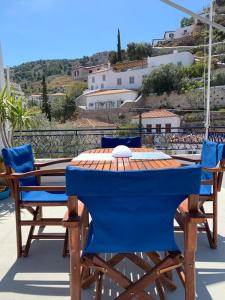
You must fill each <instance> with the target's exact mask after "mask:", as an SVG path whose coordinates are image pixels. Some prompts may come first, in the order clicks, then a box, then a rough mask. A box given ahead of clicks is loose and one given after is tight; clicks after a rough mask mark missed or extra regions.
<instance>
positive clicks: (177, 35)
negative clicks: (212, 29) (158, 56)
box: [152, 24, 195, 47]
mask: <svg viewBox="0 0 225 300" xmlns="http://www.w3.org/2000/svg"><path fill="white" fill-rule="evenodd" d="M194 29H195V24H193V25H190V26H185V27H181V28H178V29H177V30H176V31H165V33H164V38H162V39H153V40H152V46H153V47H157V46H161V45H162V44H163V43H164V42H168V41H173V40H176V39H181V38H183V37H185V36H189V35H191V34H192V32H193V31H194Z"/></svg>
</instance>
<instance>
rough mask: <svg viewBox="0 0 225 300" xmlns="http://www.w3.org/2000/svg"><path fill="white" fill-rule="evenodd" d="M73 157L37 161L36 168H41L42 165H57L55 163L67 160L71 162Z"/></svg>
mask: <svg viewBox="0 0 225 300" xmlns="http://www.w3.org/2000/svg"><path fill="white" fill-rule="evenodd" d="M71 160H72V158H60V159H54V160H51V161H48V162H35V163H34V166H35V167H36V168H41V167H47V166H50V165H55V164H61V163H66V162H71Z"/></svg>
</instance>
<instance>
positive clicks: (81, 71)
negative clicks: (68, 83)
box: [72, 64, 108, 81]
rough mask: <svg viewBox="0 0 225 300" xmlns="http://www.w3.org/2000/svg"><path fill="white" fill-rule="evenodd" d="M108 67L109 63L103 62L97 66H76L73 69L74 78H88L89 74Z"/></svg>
mask: <svg viewBox="0 0 225 300" xmlns="http://www.w3.org/2000/svg"><path fill="white" fill-rule="evenodd" d="M107 67H108V64H101V65H96V66H90V67H84V66H80V65H77V66H74V67H73V69H72V78H73V79H74V80H83V81H87V80H88V75H89V74H92V73H94V72H97V71H100V70H103V69H105V68H107Z"/></svg>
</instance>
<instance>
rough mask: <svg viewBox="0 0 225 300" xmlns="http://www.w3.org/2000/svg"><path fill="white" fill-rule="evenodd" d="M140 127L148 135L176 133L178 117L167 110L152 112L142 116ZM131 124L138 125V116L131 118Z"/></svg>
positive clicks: (178, 122) (178, 126) (178, 123)
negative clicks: (144, 129)
mask: <svg viewBox="0 0 225 300" xmlns="http://www.w3.org/2000/svg"><path fill="white" fill-rule="evenodd" d="M141 120H142V127H143V128H146V131H147V132H148V133H161V132H166V133H170V132H177V128H180V122H181V120H180V116H178V115H176V114H174V113H172V112H170V111H168V110H152V111H148V112H145V113H143V114H142V116H141ZM131 123H132V124H137V125H138V124H139V115H137V116H134V117H132V119H131Z"/></svg>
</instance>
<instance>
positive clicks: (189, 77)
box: [141, 62, 225, 96]
mask: <svg viewBox="0 0 225 300" xmlns="http://www.w3.org/2000/svg"><path fill="white" fill-rule="evenodd" d="M204 70H205V72H206V74H207V70H206V69H205V67H204V64H203V63H201V62H198V63H195V64H194V65H192V66H189V67H183V66H176V65H172V64H170V65H164V66H162V67H160V68H158V69H156V70H154V71H153V72H152V73H151V74H150V75H149V76H147V77H146V78H145V80H144V81H143V84H142V87H141V92H142V94H143V95H144V96H147V95H149V94H151V93H156V94H157V95H162V94H163V93H168V94H169V93H171V92H172V91H176V92H178V93H180V94H181V93H185V92H186V91H190V90H193V89H196V88H199V87H203V86H204V82H203V74H204ZM220 85H225V73H224V71H223V70H213V73H212V78H211V86H220Z"/></svg>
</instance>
